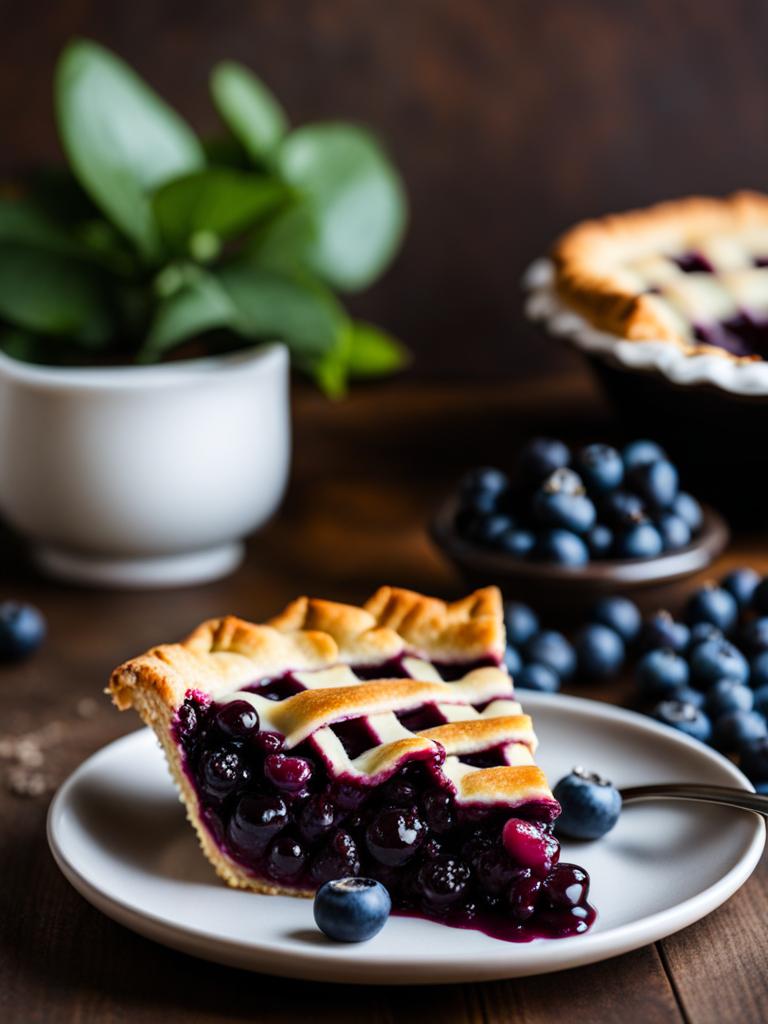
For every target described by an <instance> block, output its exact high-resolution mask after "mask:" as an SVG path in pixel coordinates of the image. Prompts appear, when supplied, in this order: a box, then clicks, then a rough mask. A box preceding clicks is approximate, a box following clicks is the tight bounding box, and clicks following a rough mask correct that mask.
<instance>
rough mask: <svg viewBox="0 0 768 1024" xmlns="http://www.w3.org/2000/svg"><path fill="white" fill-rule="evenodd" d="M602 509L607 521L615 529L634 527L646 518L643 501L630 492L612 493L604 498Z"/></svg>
mask: <svg viewBox="0 0 768 1024" xmlns="http://www.w3.org/2000/svg"><path fill="white" fill-rule="evenodd" d="M601 507H602V511H603V514H604V516H605V518H606V520H607V521H608V522H609V523H610V524H611V525H612V526H615V527H624V526H633V525H634V524H635V523H642V522H643V521H644V519H645V518H646V510H645V505H644V504H643V502H642V500H641V499H640V498H638V496H637V495H636V494H630V492H629V491H611V493H610V494H607V495H606V496H605V497H604V498H603V500H602V502H601Z"/></svg>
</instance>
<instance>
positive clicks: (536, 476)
mask: <svg viewBox="0 0 768 1024" xmlns="http://www.w3.org/2000/svg"><path fill="white" fill-rule="evenodd" d="M570 461H571V453H570V452H569V451H568V447H567V445H565V444H563V442H562V441H556V440H554V439H553V438H549V437H534V438H533V440H531V441H529V442H528V443H527V444H526V446H525V447H524V448H523V450H522V451H521V452H520V458H519V466H520V471H521V473H522V474H523V475H524V476H526V477H528V478H529V479H531V480H543V479H544V478H545V477H547V476H549V475H550V474H551V473H554V472H555V470H556V469H562V468H563V467H564V466H567V465H568V464H569V463H570Z"/></svg>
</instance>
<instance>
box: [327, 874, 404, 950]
mask: <svg viewBox="0 0 768 1024" xmlns="http://www.w3.org/2000/svg"><path fill="white" fill-rule="evenodd" d="M391 909H392V901H391V900H390V898H389V893H388V892H387V890H386V889H385V888H384V886H383V885H382V884H381V882H377V881H375V880H374V879H373V878H338V879H334V880H332V881H330V882H326V883H325V885H321V886H320V888H319V889H318V890H317V893H316V894H315V904H314V913H315V921H316V923H317V927H318V928H319V929H320V931H321V932H323V934H324V935H327V936H328V938H329V939H334V940H335V941H336V942H365V940H366V939H370V938H373V936H374V935H376V934H378V932H380V931H381V929H382V928H383V927H384V925H385V923H386V920H387V918H388V917H389V912H390V910H391Z"/></svg>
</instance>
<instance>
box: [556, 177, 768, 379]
mask: <svg viewBox="0 0 768 1024" xmlns="http://www.w3.org/2000/svg"><path fill="white" fill-rule="evenodd" d="M552 258H553V262H554V266H555V285H556V289H557V292H558V294H559V296H560V298H561V299H562V300H563V301H564V302H565V303H566V305H567V306H568V307H570V308H572V309H574V310H575V311H576V312H578V313H580V314H581V315H582V316H583V317H584V318H585V319H586V320H587V321H588V322H589V323H590V324H591V325H592V326H593V327H597V328H598V329H599V330H601V331H605V332H609V333H611V334H614V335H618V336H620V337H622V338H628V339H630V340H634V341H665V342H668V343H670V344H673V345H675V346H677V347H678V348H679V349H681V350H683V351H684V352H685V354H688V355H697V354H701V353H713V352H714V353H718V354H720V355H722V356H724V357H725V358H728V359H732V360H737V361H750V360H764V359H768V196H764V195H760V194H758V193H754V192H738V193H736V194H735V195H732V196H728V197H727V198H725V199H710V198H703V197H691V198H688V199H680V200H676V201H672V202H666V203H660V204H658V205H656V206H652V207H650V208H649V209H645V210H634V211H632V212H629V213H623V214H616V215H612V216H607V217H602V218H600V219H597V220H592V221H585V222H584V223H582V224H579V225H577V226H576V227H575V228H572V229H571V230H570V231H568V232H567V233H566V234H565V235H564V236H563V237H562V238H561V239H560V241H559V242H558V243H557V245H556V246H555V247H554V250H553V252H552Z"/></svg>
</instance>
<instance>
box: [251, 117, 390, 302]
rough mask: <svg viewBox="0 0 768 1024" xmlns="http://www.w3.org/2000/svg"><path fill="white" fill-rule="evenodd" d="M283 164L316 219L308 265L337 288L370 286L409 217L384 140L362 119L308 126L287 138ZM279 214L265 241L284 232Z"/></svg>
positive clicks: (306, 245)
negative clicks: (365, 127)
mask: <svg viewBox="0 0 768 1024" xmlns="http://www.w3.org/2000/svg"><path fill="white" fill-rule="evenodd" d="M278 165H279V169H280V171H281V173H282V175H283V177H284V178H285V180H286V181H288V182H289V183H290V184H292V185H294V186H295V187H296V188H297V189H298V190H299V191H300V192H302V193H303V195H304V200H305V203H306V205H307V207H308V209H309V211H310V215H311V218H312V222H313V224H314V232H313V235H312V237H311V239H310V240H309V241H308V242H306V241H305V243H304V247H303V249H302V251H301V257H302V259H303V261H304V262H305V264H306V265H307V266H308V267H309V268H310V269H311V270H312V271H313V272H314V273H316V274H317V275H318V276H319V277H321V278H322V279H323V280H325V281H327V282H328V283H329V284H330V285H332V286H333V287H335V288H339V289H342V290H347V291H357V290H358V289H361V288H365V287H366V286H367V285H369V284H371V282H372V281H374V280H375V278H377V277H378V276H379V274H381V273H382V271H383V270H384V268H385V267H386V266H387V265H388V263H389V262H390V260H391V259H392V257H393V256H394V254H395V252H396V250H397V248H398V246H399V245H400V241H401V239H402V236H403V232H404V230H405V222H406V216H407V208H406V199H405V192H404V190H403V186H402V183H401V180H400V177H399V175H398V173H397V171H396V170H395V168H394V166H393V165H392V164H391V162H390V161H389V159H388V158H387V156H386V155H385V153H384V151H383V150H382V149H381V147H380V146H379V144H378V142H376V140H375V139H374V138H373V136H372V135H370V134H369V133H368V132H366V131H364V130H363V129H361V128H358V127H356V126H355V125H347V124H317V125H308V126H306V127H304V128H299V129H298V130H297V131H295V132H292V133H291V134H290V135H289V136H288V137H287V138H286V139H285V140H284V142H283V144H282V146H281V147H280V151H279V155H278ZM287 216H291V214H290V213H289V214H287ZM294 216H295V215H294ZM280 220H281V218H279V217H278V218H277V222H276V224H275V225H274V227H273V228H271V229H269V230H268V231H267V235H266V239H265V246H267V247H269V245H270V240H269V236H270V235H272V234H273V233H278V232H281V231H284V228H282V226H281V224H280ZM273 237H274V236H273ZM295 241H296V240H295V235H294V236H290V237H289V244H295ZM271 244H272V245H274V242H272V243H271Z"/></svg>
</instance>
